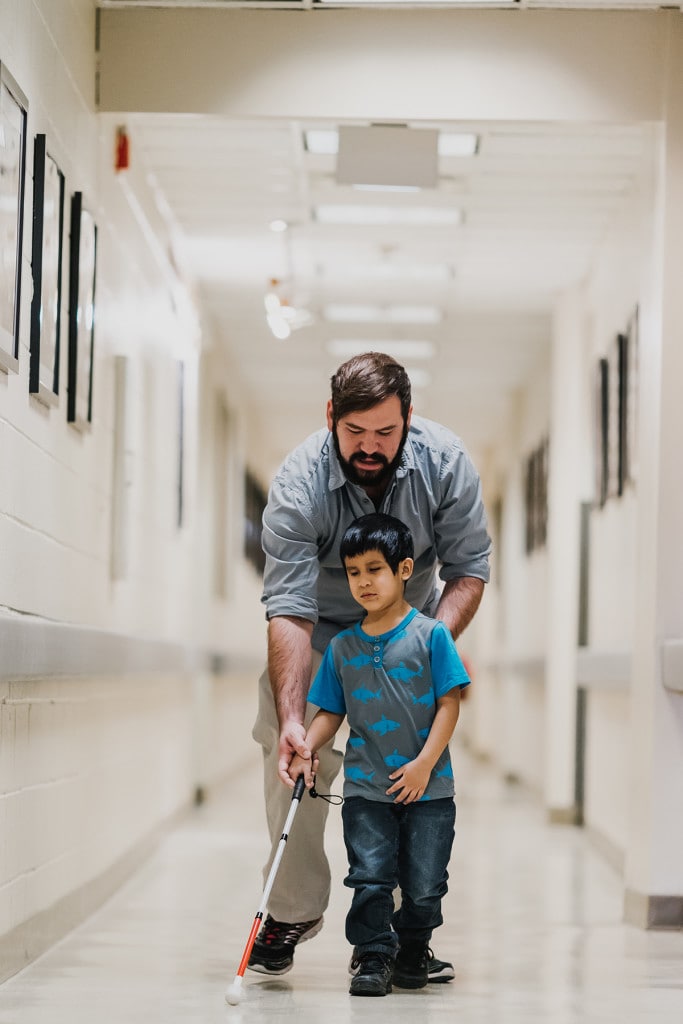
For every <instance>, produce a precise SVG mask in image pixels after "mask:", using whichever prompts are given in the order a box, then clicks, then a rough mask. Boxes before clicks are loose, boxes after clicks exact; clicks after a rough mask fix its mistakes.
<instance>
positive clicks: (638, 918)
mask: <svg viewBox="0 0 683 1024" xmlns="http://www.w3.org/2000/svg"><path fill="white" fill-rule="evenodd" d="M624 920H625V921H627V922H628V923H629V924H633V925H636V927H637V928H646V929H653V930H654V929H662V930H664V929H669V930H674V931H680V930H681V929H683V896H647V895H646V894H645V893H641V892H635V890H633V889H627V890H626V893H625V895H624Z"/></svg>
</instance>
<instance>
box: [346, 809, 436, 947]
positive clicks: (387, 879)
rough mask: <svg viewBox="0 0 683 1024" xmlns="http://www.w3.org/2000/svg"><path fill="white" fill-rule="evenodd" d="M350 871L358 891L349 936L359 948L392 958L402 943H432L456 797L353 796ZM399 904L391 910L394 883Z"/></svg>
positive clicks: (348, 815)
mask: <svg viewBox="0 0 683 1024" xmlns="http://www.w3.org/2000/svg"><path fill="white" fill-rule="evenodd" d="M342 820H343V822H344V842H345V843H346V851H347V854H348V858H349V873H348V875H347V877H346V878H345V879H344V885H347V886H348V887H349V888H351V889H353V890H354V894H353V900H352V902H351V909H350V910H349V913H348V916H347V918H346V938H347V939H348V940H349V942H350V943H352V945H353V946H355V947H356V952H357V953H369V952H376V953H385V954H387V955H388V956H390V957H392V958H394V957H395V956H396V952H397V948H398V946H399V945H405V944H407V943H411V942H424V943H425V944H426V943H428V942H429V940H430V939H431V937H432V930H433V929H434V928H436V927H437V926H438V925H440V924H441V923H442V922H443V917H442V916H441V898H442V896H444V895H445V893H446V891H447V888H448V886H447V881H448V871H447V867H448V861H449V859H450V855H451V846H452V844H453V836H454V826H455V802H454V801H453V800H451V799H445V800H443V799H442V800H424V801H417V802H416V803H412V804H407V805H403V804H394V803H391V804H389V803H380V802H379V801H374V800H366V799H365V798H363V797H349V798H348V799H347V800H346V801H345V802H344V806H343V807H342ZM397 886H399V887H400V889H401V905H400V907H399V909H398V910H394V889H395V888H396V887H397Z"/></svg>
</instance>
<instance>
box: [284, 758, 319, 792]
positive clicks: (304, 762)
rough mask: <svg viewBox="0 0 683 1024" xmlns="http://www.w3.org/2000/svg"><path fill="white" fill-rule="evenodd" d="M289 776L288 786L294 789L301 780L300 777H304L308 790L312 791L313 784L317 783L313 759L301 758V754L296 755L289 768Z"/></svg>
mask: <svg viewBox="0 0 683 1024" xmlns="http://www.w3.org/2000/svg"><path fill="white" fill-rule="evenodd" d="M288 775H289V779H288V780H287V785H288V786H290V787H292V788H293V786H294V783H295V782H296V780H297V779H298V778H299V776H300V775H303V777H304V783H305V785H306V789H311V788H312V787H313V783H314V782H315V773H314V766H313V758H312V757H301V755H300V754H295V755H294V757H293V758H292V761H291V764H290V766H289V769H288Z"/></svg>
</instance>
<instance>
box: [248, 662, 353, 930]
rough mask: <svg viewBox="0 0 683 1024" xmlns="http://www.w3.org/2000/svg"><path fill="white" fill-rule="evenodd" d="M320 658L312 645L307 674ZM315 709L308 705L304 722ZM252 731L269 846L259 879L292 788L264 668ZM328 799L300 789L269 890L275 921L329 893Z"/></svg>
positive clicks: (305, 912) (312, 914)
mask: <svg viewBox="0 0 683 1024" xmlns="http://www.w3.org/2000/svg"><path fill="white" fill-rule="evenodd" d="M321 660H322V658H321V655H320V654H319V653H318V652H317V651H313V674H314V675H315V673H316V671H317V669H318V666H319V665H320V662H321ZM316 710H317V709H316V708H314V707H312V706H311V705H308V707H307V711H306V725H308V724H309V723H310V720H311V719H312V718H313V715H314V714H315V711H316ZM252 736H253V737H254V739H255V740H256V742H257V743H260V744H261V747H262V748H263V768H264V779H263V789H264V796H265V805H266V819H267V822H268V831H269V832H270V840H271V844H272V845H271V852H270V856H269V858H268V861H267V863H266V865H265V867H264V869H263V878H264V881H265V879H266V878H267V877H268V872H269V870H270V866H271V864H272V861H273V857H274V856H275V852H276V850H277V846H278V843H279V841H280V838H281V836H282V826H283V824H284V822H285V819H286V817H287V813H288V811H289V809H290V807H291V803H292V791H291V789H289V788H288V787H287V786H285V785H284V783H283V782H281V781H280V778H279V776H278V774H277V762H278V742H279V739H280V730H279V726H278V721H277V715H276V713H275V702H274V700H273V694H272V690H271V688H270V679H269V676H268V670H267V669H266V670H265V672H264V673H263V675H262V676H261V678H260V679H259V703H258V713H257V716H256V722H255V724H254V728H253V730H252ZM333 744H334V739H332V740H330V742H329V743H327V744H325V746H324V747H322V748H321V750H319V751H318V756H319V758H320V766H319V768H318V774H317V776H316V784H315V788H316V789H317V790H318V791H319V792H320V793H330V792H331V789H332V783H333V782H334V779H335V777H336V776H337V774H338V772H339V769H340V768H341V763H342V753H341V751H339V750H335V749H334V746H333ZM328 809H329V804H328V803H327V801H326V800H322V799H320V798H313V797H311V796H310V795H309V794H308V793H304V795H303V797H302V799H301V804H300V806H299V809H298V810H297V813H296V818H295V820H294V823H293V825H292V829H291V832H290V834H289V838H288V840H287V845H286V847H285V851H284V854H283V857H282V861H281V863H280V867H279V869H278V873H277V877H276V879H275V884H274V885H273V889H272V892H271V894H270V901H269V906H268V911H269V913H270V914H271V915H272V917H274V918H275V920H276V921H287V922H288V923H290V924H294V923H297V922H299V921H312V920H314V919H315V918H318V917H320V916H321V915H322V914H323V912H324V911H325V909H326V908H327V904H328V902H329V898H330V865H329V863H328V860H327V856H326V855H325V849H324V845H323V833H324V831H325V822H326V820H327V812H328Z"/></svg>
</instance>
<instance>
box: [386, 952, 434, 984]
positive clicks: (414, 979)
mask: <svg viewBox="0 0 683 1024" xmlns="http://www.w3.org/2000/svg"><path fill="white" fill-rule="evenodd" d="M428 948H429V947H428V946H427V944H426V943H425V942H410V943H406V945H405V946H401V947H400V948H399V951H398V956H397V957H396V963H395V964H394V981H395V982H396V984H397V985H398V987H399V988H424V987H425V985H426V984H427V982H428V981H429V973H428V970H427V950H428Z"/></svg>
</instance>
